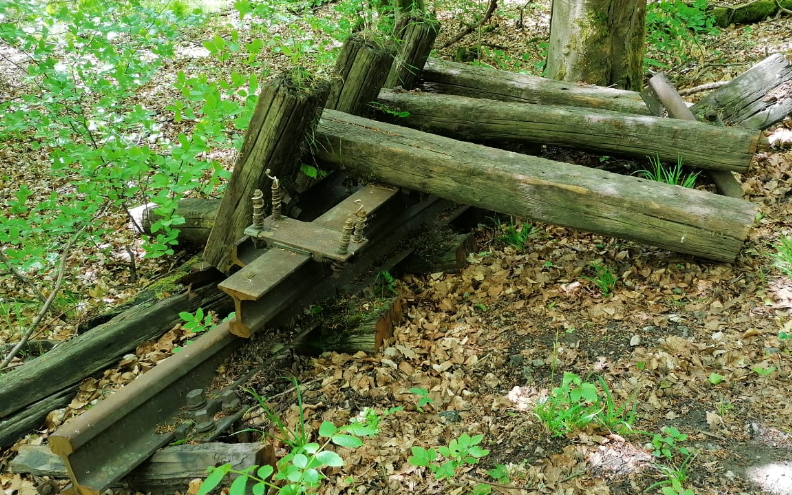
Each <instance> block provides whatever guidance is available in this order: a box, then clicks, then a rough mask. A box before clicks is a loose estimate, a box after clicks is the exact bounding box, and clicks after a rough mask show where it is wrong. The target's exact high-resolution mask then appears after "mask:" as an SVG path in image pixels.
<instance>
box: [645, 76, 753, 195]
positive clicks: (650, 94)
mask: <svg viewBox="0 0 792 495" xmlns="http://www.w3.org/2000/svg"><path fill="white" fill-rule="evenodd" d="M649 89H650V90H651V91H647V92H645V94H646V98H645V99H646V100H647V101H649V102H654V101H655V100H656V101H657V102H659V104H660V105H661V107H662V108H664V109H665V110H666V111H667V112H668V116H669V117H671V118H672V119H681V120H683V121H688V122H696V117H695V116H693V113H692V112H691V111H690V109H689V108H688V107H687V105H686V104H685V102H684V101H683V100H682V97H681V96H679V93H677V91H676V89H675V88H674V86H672V85H671V83H670V82H669V81H668V79H667V78H666V76H665V74H663V73H660V74H657V75H655V76H654V77H652V79H650V80H649ZM647 106H649V107H650V108H653V111H656V112H658V113H659V112H660V111H661V110H660V109H659V108H657V107H656V105H655V104H650V103H647ZM717 146H718V145H717V144H712V145H711V146H706V145H705V146H704V148H705V149H706V150H712V149H713V148H716V147H717ZM754 152H756V149H755V148H754V150H753V151H752V152H751V156H750V157H749V158H748V161H749V163H750V160H751V159H752V158H753V153H754ZM685 164H687V165H691V166H699V168H706V167H701V166H700V165H697V164H696V163H691V162H687V161H686V162H685ZM707 175H708V176H709V178H710V179H712V181H713V182H714V183H715V186H717V188H718V190H719V191H720V192H721V193H722V194H724V195H726V196H729V197H731V198H742V196H743V190H742V186H740V183H739V182H737V179H735V178H734V175H733V174H732V173H731V172H729V171H728V170H709V171H707Z"/></svg>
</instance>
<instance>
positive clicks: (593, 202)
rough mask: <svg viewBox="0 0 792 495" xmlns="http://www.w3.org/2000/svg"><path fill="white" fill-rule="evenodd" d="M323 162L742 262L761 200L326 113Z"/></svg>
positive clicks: (491, 206) (320, 135)
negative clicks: (737, 197) (669, 183)
mask: <svg viewBox="0 0 792 495" xmlns="http://www.w3.org/2000/svg"><path fill="white" fill-rule="evenodd" d="M316 135H317V139H318V140H319V142H320V143H321V144H322V145H321V146H319V147H318V148H317V153H316V158H317V159H320V160H322V161H323V162H324V163H325V164H328V165H331V166H336V167H340V168H343V169H346V170H347V171H350V172H354V173H357V174H359V175H362V176H364V177H370V178H371V177H373V178H376V179H378V180H382V181H385V182H388V183H390V184H393V185H397V186H402V187H407V188H410V189H414V190H418V191H423V192H426V193H429V194H434V195H437V196H439V197H442V198H446V199H449V200H452V201H457V202H459V203H464V204H469V205H472V206H479V207H482V208H485V209H488V210H492V211H496V212H500V213H505V214H510V215H516V216H519V217H522V218H527V219H531V220H534V221H540V222H546V223H551V224H555V225H560V226H563V227H570V228H574V229H578V230H583V231H589V232H595V233H599V234H604V235H609V236H613V237H618V238H620V239H626V240H632V241H636V242H640V243H644V244H650V245H654V246H658V247H662V248H665V249H669V250H672V251H677V252H681V253H688V254H692V255H695V256H700V257H703V258H707V259H712V260H717V261H733V260H734V259H735V257H736V256H737V254H738V253H739V251H740V249H741V247H742V244H743V241H744V240H745V238H746V237H747V235H748V231H749V229H750V227H751V226H752V224H753V221H754V218H755V215H756V211H757V206H756V205H754V204H752V203H749V202H746V201H742V200H738V199H733V198H726V197H722V196H716V195H713V194H711V193H707V192H704V191H698V190H691V189H686V188H683V187H679V186H671V185H667V184H660V183H657V182H652V181H648V180H644V179H640V178H638V177H632V176H622V175H617V174H612V173H608V172H603V171H600V170H596V169H589V168H586V167H582V166H578V165H571V164H566V163H559V162H554V161H550V160H546V159H542V158H537V157H533V156H528V155H521V154H517V153H511V152H508V151H503V150H498V149H492V148H487V147H484V146H479V145H475V144H471V143H466V142H460V141H455V140H452V139H449V138H445V137H441V136H437V135H434V134H428V133H424V132H420V131H416V130H412V129H407V128H404V127H399V126H395V125H390V124H384V123H379V122H376V121H372V120H369V119H364V118H360V117H354V116H350V115H347V114H343V113H340V112H335V111H331V110H326V111H325V112H324V114H323V117H322V119H321V121H320V123H319V126H318V127H317V132H316Z"/></svg>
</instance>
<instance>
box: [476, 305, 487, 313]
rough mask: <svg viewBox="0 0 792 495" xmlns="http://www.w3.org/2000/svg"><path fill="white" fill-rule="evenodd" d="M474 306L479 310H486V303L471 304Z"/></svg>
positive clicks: (484, 311)
mask: <svg viewBox="0 0 792 495" xmlns="http://www.w3.org/2000/svg"><path fill="white" fill-rule="evenodd" d="M473 307H474V308H476V309H478V310H479V311H481V312H483V313H486V312H487V305H486V304H482V303H477V304H474V305H473Z"/></svg>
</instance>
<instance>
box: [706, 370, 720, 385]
mask: <svg viewBox="0 0 792 495" xmlns="http://www.w3.org/2000/svg"><path fill="white" fill-rule="evenodd" d="M722 381H723V375H719V374H717V373H710V376H709V382H710V383H711V384H713V385H717V384H719V383H720V382H722Z"/></svg>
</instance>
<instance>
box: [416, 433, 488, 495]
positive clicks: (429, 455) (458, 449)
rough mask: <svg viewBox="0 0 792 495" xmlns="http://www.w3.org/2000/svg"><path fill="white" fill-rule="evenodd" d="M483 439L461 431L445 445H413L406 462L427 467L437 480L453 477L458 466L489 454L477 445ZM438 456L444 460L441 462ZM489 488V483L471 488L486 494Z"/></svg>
mask: <svg viewBox="0 0 792 495" xmlns="http://www.w3.org/2000/svg"><path fill="white" fill-rule="evenodd" d="M483 439H484V436H483V435H474V436H472V437H471V436H469V435H468V434H467V433H463V434H462V435H460V436H459V438H458V439H455V440H451V442H450V443H449V444H448V446H447V447H438V448H437V449H436V450H435V449H432V448H430V449H424V448H423V447H413V448H412V456H410V457H409V458H408V459H407V462H409V463H410V464H412V465H413V466H419V467H426V468H429V470H430V471H431V472H432V473H433V474H434V476H435V479H437V480H445V479H453V478H454V477H455V476H456V471H457V469H458V468H460V467H463V466H472V465H474V464H478V462H479V459H481V458H482V457H484V456H486V455H488V454H489V450H487V449H483V448H481V447H480V446H479V444H480V443H481V441H482V440H483ZM440 456H442V457H443V458H444V459H445V462H441V460H440V459H439V457H440ZM498 474H500V473H498ZM490 489H491V487H490V486H489V485H486V484H484V483H481V484H479V485H477V486H476V487H474V488H473V493H476V494H480V495H486V494H488V493H490Z"/></svg>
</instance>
